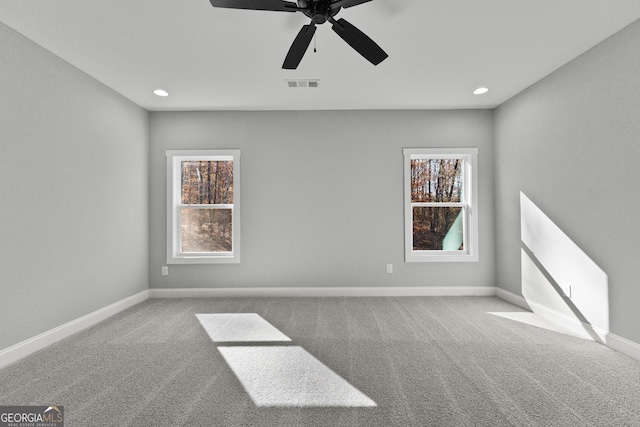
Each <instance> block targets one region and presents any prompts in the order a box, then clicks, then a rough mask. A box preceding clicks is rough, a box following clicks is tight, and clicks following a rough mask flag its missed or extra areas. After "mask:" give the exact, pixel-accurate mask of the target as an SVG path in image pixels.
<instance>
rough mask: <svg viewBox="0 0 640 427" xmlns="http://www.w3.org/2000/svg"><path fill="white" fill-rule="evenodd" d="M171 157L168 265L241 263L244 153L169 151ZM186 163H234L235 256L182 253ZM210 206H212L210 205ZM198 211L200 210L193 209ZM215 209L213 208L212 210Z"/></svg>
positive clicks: (232, 243)
mask: <svg viewBox="0 0 640 427" xmlns="http://www.w3.org/2000/svg"><path fill="white" fill-rule="evenodd" d="M165 155H166V157H167V264H221V263H239V262H240V150H166V152H165ZM185 160H205V161H206V160H214V161H215V160H231V161H233V204H231V205H224V206H223V205H220V206H219V207H214V208H212V209H217V208H227V209H228V208H229V207H230V208H231V212H232V217H231V218H232V220H231V245H232V251H231V252H204V253H181V252H180V241H181V235H180V230H181V226H180V212H179V210H180V208H181V207H183V206H187V207H189V206H192V205H182V204H181V203H180V200H181V186H182V184H181V181H180V179H181V176H182V174H181V170H182V169H181V165H180V162H182V161H185ZM207 206H210V205H207ZM193 207H196V206H193ZM210 208H211V207H210Z"/></svg>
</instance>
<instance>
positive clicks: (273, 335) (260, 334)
mask: <svg viewBox="0 0 640 427" xmlns="http://www.w3.org/2000/svg"><path fill="white" fill-rule="evenodd" d="M196 317H197V318H198V320H199V321H200V324H201V325H202V327H203V328H204V329H205V331H207V334H209V337H210V338H211V341H213V342H252V341H253V342H260V341H291V339H290V338H289V337H287V336H286V335H285V334H283V333H282V332H280V331H279V330H278V329H277V328H276V327H275V326H273V325H272V324H271V323H269V322H267V321H266V320H264V319H263V318H262V317H260V316H259V315H258V314H256V313H216V314H196Z"/></svg>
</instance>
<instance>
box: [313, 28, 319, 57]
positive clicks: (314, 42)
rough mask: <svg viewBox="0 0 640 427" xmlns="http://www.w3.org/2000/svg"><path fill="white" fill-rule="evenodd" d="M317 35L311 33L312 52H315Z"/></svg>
mask: <svg viewBox="0 0 640 427" xmlns="http://www.w3.org/2000/svg"><path fill="white" fill-rule="evenodd" d="M317 37H318V33H313V53H316V52H317V50H316V38H317Z"/></svg>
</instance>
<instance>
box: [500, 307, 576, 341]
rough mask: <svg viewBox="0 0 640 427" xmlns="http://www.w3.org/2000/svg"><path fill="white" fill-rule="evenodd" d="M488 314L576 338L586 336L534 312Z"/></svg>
mask: <svg viewBox="0 0 640 427" xmlns="http://www.w3.org/2000/svg"><path fill="white" fill-rule="evenodd" d="M489 314H491V315H494V316H498V317H502V318H503V319H509V320H513V321H515V322H519V323H524V324H526V325H530V326H535V327H536V328H541V329H546V330H548V331H553V332H558V333H561V334H565V335H571V336H574V337H576V338H587V336H585V335H580V334H577V333H575V332H572V331H570V330H569V329H566V328H563V327H562V326H560V325H558V324H556V323H554V322H551V321H549V320H546V319H544V318H543V317H541V316H539V315H537V314H536V313H530V312H519V311H516V312H489Z"/></svg>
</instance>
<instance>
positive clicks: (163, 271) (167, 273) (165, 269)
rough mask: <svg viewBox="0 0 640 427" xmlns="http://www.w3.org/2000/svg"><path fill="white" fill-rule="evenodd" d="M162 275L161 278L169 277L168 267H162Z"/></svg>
mask: <svg viewBox="0 0 640 427" xmlns="http://www.w3.org/2000/svg"><path fill="white" fill-rule="evenodd" d="M162 275H163V276H168V275H169V267H168V266H166V265H163V266H162Z"/></svg>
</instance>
